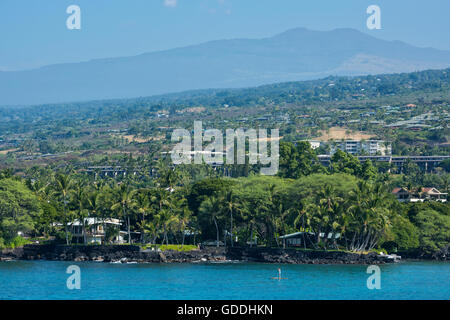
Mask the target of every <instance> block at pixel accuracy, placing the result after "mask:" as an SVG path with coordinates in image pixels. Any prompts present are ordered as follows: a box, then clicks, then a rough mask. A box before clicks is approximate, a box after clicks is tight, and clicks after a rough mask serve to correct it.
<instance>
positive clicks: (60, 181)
mask: <svg viewBox="0 0 450 320" xmlns="http://www.w3.org/2000/svg"><path fill="white" fill-rule="evenodd" d="M73 186H74V180H73V179H72V177H71V176H70V175H67V174H64V173H58V174H56V176H55V179H54V185H53V187H54V193H53V195H54V196H56V197H57V198H60V199H61V200H62V202H63V208H64V211H63V214H64V216H63V223H64V229H65V233H66V244H67V245H68V244H69V231H68V222H69V221H68V216H67V204H68V199H69V194H70V193H71V191H72V190H73Z"/></svg>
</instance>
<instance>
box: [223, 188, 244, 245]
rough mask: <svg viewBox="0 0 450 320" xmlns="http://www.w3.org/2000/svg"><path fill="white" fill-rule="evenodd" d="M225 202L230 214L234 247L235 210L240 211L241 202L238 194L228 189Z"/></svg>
mask: <svg viewBox="0 0 450 320" xmlns="http://www.w3.org/2000/svg"><path fill="white" fill-rule="evenodd" d="M222 201H223V204H224V205H225V208H226V210H227V211H228V213H229V214H230V241H231V246H232V247H233V211H239V210H240V208H241V206H240V204H239V202H238V201H237V200H236V196H235V195H234V193H233V191H232V190H230V191H227V192H226V193H225V194H224V195H223V199H222Z"/></svg>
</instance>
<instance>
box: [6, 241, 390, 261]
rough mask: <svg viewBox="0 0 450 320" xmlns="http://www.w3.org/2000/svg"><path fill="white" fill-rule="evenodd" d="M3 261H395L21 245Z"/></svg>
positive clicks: (259, 251)
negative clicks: (21, 246)
mask: <svg viewBox="0 0 450 320" xmlns="http://www.w3.org/2000/svg"><path fill="white" fill-rule="evenodd" d="M1 260H3V261H5V260H51V261H75V262H78V261H97V262H109V263H197V262H225V261H230V260H231V261H241V262H260V263H288V264H384V263H392V262H396V261H397V260H396V259H393V258H392V257H388V256H382V255H378V254H376V253H369V254H357V253H349V252H343V251H301V250H295V249H276V248H230V247H228V248H216V247H207V248H204V249H201V250H192V251H187V252H178V251H171V250H168V251H163V252H161V251H156V250H142V249H141V248H140V247H139V246H134V245H88V246H84V245H74V246H66V245H25V246H24V247H23V248H16V249H9V250H3V251H2V252H1V254H0V261H1Z"/></svg>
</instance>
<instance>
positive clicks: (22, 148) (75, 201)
mask: <svg viewBox="0 0 450 320" xmlns="http://www.w3.org/2000/svg"><path fill="white" fill-rule="evenodd" d="M449 77H450V69H446V70H430V71H423V72H415V73H408V74H393V75H377V76H364V77H363V76H361V77H328V78H325V79H321V80H315V81H305V82H290V83H281V84H274V85H268V86H261V87H257V88H248V89H229V90H201V91H192V92H185V93H178V94H171V95H165V96H159V97H149V98H139V99H127V100H114V101H95V102H86V103H67V104H60V105H42V106H33V107H23V108H1V109H0V120H1V121H0V168H2V169H3V171H1V172H0V246H1V247H5V246H8V247H14V246H20V245H22V244H23V243H25V242H26V241H28V240H24V238H23V237H22V236H21V235H23V236H26V237H27V238H39V239H40V241H47V240H50V239H51V240H52V241H56V242H60V243H72V242H73V239H72V234H71V232H70V229H71V228H70V223H71V222H72V221H74V220H79V221H84V218H87V217H96V218H99V219H107V218H119V219H121V220H122V221H123V226H122V229H123V230H124V231H126V233H127V234H128V236H126V237H125V238H126V240H127V241H131V240H133V241H135V242H139V243H142V245H158V246H163V248H172V247H170V245H176V247H177V248H180V249H179V250H184V249H181V248H184V247H185V245H187V244H192V245H193V244H194V243H198V242H204V241H217V240H220V241H221V242H223V243H224V244H226V245H240V246H242V245H244V246H245V245H253V243H257V244H258V245H265V246H281V241H280V239H279V237H280V236H281V235H284V234H287V233H291V232H296V231H309V232H311V233H312V234H314V235H315V236H314V237H308V238H305V239H304V240H305V241H304V245H305V246H307V247H309V248H326V249H329V250H331V249H333V250H336V249H339V250H353V251H367V250H371V249H374V248H376V249H379V250H381V249H383V248H385V249H386V250H388V251H393V250H397V249H398V250H420V251H421V252H424V253H426V254H433V253H437V252H446V251H447V250H448V245H449V241H450V239H449V237H450V235H449V232H450V221H449V219H450V218H449V216H450V212H449V205H448V204H440V203H433V202H426V203H414V204H401V203H399V202H398V201H397V200H396V199H394V197H393V196H392V195H391V191H392V189H393V188H394V187H408V188H409V189H411V188H420V187H436V188H438V189H439V190H440V191H442V192H448V190H449V177H450V175H449V171H450V167H449V161H448V160H447V161H444V162H442V163H441V164H440V165H439V166H437V167H435V168H433V169H432V170H428V171H424V170H423V168H422V169H421V168H419V166H418V165H417V164H415V163H413V162H411V161H407V162H406V163H405V164H404V166H403V168H402V169H403V170H402V171H401V172H400V170H397V169H396V168H394V167H393V166H392V165H391V164H389V163H382V162H380V163H377V162H371V161H366V162H362V163H360V162H359V161H358V159H357V158H355V157H354V156H352V155H350V154H347V153H345V152H342V151H338V152H336V153H334V155H333V156H332V160H331V164H330V166H327V167H325V166H323V165H321V164H320V162H319V161H318V158H317V156H318V155H319V154H324V153H327V152H329V150H328V149H327V148H326V147H320V148H318V149H316V150H312V149H311V146H310V144H309V143H308V142H306V141H304V140H307V139H309V140H314V139H317V138H318V137H320V136H321V135H324V134H327V133H329V132H330V129H331V128H333V127H338V128H341V129H343V130H344V131H348V132H349V133H352V132H356V133H358V134H362V133H363V134H364V135H366V136H369V137H372V138H373V139H381V140H385V141H391V142H392V150H393V151H392V152H393V154H394V155H449V154H450V152H449V151H450V149H449V145H450V144H449V142H450V141H449V136H450V134H449V129H448V120H449V111H450V110H449V106H450V82H449V80H450V79H449ZM199 119H201V120H202V121H203V128H216V129H219V130H224V129H231V128H238V127H244V128H278V129H279V130H280V136H282V137H283V138H282V142H281V143H280V170H279V172H278V175H277V176H276V177H263V176H259V168H258V166H250V165H248V164H245V165H234V166H231V165H224V166H222V167H219V168H217V167H211V166H208V165H180V166H177V167H175V168H174V167H173V166H172V165H171V164H170V162H168V161H167V160H164V159H163V154H165V153H164V152H167V151H168V150H170V149H171V147H172V144H171V139H170V137H171V132H172V131H173V129H174V128H185V129H188V130H191V129H192V128H193V122H194V120H199ZM332 139H333V138H332ZM102 168H117V170H118V171H119V172H120V173H119V174H118V175H115V174H114V173H110V175H106V174H107V171H104V170H103V169H102ZM102 170H103V171H102ZM225 173H226V174H225ZM224 176H228V177H224ZM82 227H83V228H86V226H84V225H83V226H82ZM118 232H119V230H118V229H115V228H109V229H108V230H107V236H106V241H107V242H111V240H112V239H113V238H114V237H115V236H117V234H118ZM320 233H324V234H328V233H333V234H337V233H339V234H341V237H340V238H338V239H335V240H326V239H325V238H321V237H318V236H317V235H319V234H320ZM131 234H133V235H134V236H133V237H131V236H130V235H131ZM132 238H133V239H132Z"/></svg>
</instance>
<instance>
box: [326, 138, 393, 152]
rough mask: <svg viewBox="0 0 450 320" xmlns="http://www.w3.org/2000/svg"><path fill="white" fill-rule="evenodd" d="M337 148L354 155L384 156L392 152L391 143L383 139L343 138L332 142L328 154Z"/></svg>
mask: <svg viewBox="0 0 450 320" xmlns="http://www.w3.org/2000/svg"><path fill="white" fill-rule="evenodd" d="M329 143H330V142H329ZM338 149H340V150H342V151H345V152H347V153H350V154H354V155H357V154H358V155H361V154H367V155H370V156H375V155H381V156H386V155H391V154H392V145H391V143H390V142H386V141H383V140H344V141H336V142H332V143H331V146H330V154H334V153H335V152H336V151H337V150H338Z"/></svg>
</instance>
